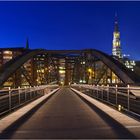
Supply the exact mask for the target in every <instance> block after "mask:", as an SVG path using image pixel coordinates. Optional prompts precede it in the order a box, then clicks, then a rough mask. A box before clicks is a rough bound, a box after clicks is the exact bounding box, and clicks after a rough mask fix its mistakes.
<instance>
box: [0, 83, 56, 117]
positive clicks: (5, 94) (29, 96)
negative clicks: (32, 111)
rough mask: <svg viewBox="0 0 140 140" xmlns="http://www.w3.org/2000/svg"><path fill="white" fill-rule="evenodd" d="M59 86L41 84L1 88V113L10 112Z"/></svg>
mask: <svg viewBox="0 0 140 140" xmlns="http://www.w3.org/2000/svg"><path fill="white" fill-rule="evenodd" d="M56 88H58V85H41V86H34V87H25V88H20V87H19V88H16V89H11V88H8V89H3V90H0V115H2V114H5V113H7V112H10V111H11V110H14V109H15V108H17V107H19V106H21V105H23V104H26V103H27V102H30V101H32V100H34V99H36V98H39V97H41V96H43V95H44V94H47V93H49V92H50V91H51V90H53V89H56Z"/></svg>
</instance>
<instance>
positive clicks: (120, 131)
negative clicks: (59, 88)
mask: <svg viewBox="0 0 140 140" xmlns="http://www.w3.org/2000/svg"><path fill="white" fill-rule="evenodd" d="M75 94H76V95H77V96H79V97H80V98H81V99H82V100H83V101H84V102H85V103H86V104H87V105H88V106H89V107H90V108H91V109H92V110H94V111H95V112H96V113H97V114H98V115H99V116H101V118H102V119H103V120H104V121H105V122H106V123H107V124H108V125H109V126H111V127H112V130H114V132H115V133H116V135H117V136H118V138H119V139H138V138H137V137H136V136H135V135H134V134H132V133H131V132H130V131H129V130H128V129H126V128H125V127H124V126H123V125H122V124H120V123H119V122H117V121H116V120H114V119H113V118H112V117H110V116H109V115H108V114H106V113H105V112H103V111H102V110H101V109H99V108H97V107H96V106H95V105H93V104H92V103H90V102H89V101H87V100H86V99H85V98H83V97H82V96H80V95H79V94H77V93H76V92H75ZM105 133H106V132H105Z"/></svg>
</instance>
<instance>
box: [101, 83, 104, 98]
mask: <svg viewBox="0 0 140 140" xmlns="http://www.w3.org/2000/svg"><path fill="white" fill-rule="evenodd" d="M101 89H102V100H104V85H102V88H101Z"/></svg>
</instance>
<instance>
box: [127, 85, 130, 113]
mask: <svg viewBox="0 0 140 140" xmlns="http://www.w3.org/2000/svg"><path fill="white" fill-rule="evenodd" d="M127 109H128V111H129V110H130V86H129V85H127Z"/></svg>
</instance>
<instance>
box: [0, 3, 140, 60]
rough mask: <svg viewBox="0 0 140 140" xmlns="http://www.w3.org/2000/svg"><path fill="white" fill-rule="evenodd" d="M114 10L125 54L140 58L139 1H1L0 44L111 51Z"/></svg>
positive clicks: (109, 52)
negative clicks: (27, 39)
mask: <svg viewBox="0 0 140 140" xmlns="http://www.w3.org/2000/svg"><path fill="white" fill-rule="evenodd" d="M115 11H117V13H118V17H119V28H120V33H121V47H122V50H123V53H125V54H130V55H131V56H132V58H134V59H140V54H139V53H140V2H138V1H137V2H113V1H110V2H95V1H89V2H86V1H85V2H83V1H81V2H80V1H79V2H74V1H71V2H70V1H69V2H67V1H62V2H53V1H52V2H48V1H46V2H45V1H44V2H39V1H38V2H37V1H36V2H29V1H23V2H18V1H17V2H0V47H23V46H25V44H26V38H27V37H28V38H29V45H30V48H32V49H33V48H45V49H57V50H58V49H85V48H95V49H98V50H102V51H104V52H106V53H108V54H111V51H112V38H113V30H114V15H115Z"/></svg>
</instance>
